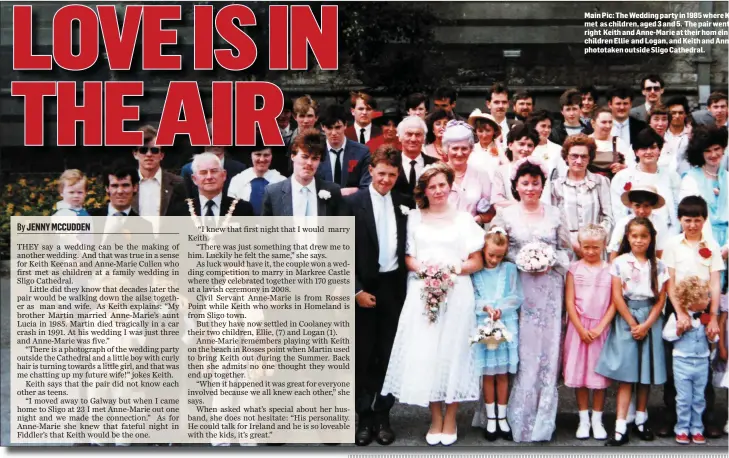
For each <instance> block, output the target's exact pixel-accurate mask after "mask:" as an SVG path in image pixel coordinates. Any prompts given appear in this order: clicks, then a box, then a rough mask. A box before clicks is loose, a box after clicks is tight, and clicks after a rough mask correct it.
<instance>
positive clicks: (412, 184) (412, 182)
mask: <svg viewBox="0 0 729 458" xmlns="http://www.w3.org/2000/svg"><path fill="white" fill-rule="evenodd" d="M417 163H418V161H416V160H412V161H410V177H409V178H408V180H409V182H410V191H413V190H414V189H415V181H417V178H415V164H417Z"/></svg>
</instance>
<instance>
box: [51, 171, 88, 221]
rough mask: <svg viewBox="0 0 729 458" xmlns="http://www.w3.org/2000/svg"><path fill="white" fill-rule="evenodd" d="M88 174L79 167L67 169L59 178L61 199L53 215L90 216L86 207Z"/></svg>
mask: <svg viewBox="0 0 729 458" xmlns="http://www.w3.org/2000/svg"><path fill="white" fill-rule="evenodd" d="M86 186H87V179H86V175H84V173H83V172H82V171H80V170H78V169H69V170H65V171H64V172H63V173H62V174H61V178H59V179H58V193H59V194H60V195H61V201H60V202H58V203H56V212H55V213H54V214H53V216H89V212H87V211H86V209H85V208H84V202H85V201H86Z"/></svg>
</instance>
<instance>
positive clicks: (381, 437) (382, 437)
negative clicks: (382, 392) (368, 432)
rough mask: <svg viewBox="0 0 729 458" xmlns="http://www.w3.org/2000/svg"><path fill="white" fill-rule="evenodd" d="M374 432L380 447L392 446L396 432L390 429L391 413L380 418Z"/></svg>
mask: <svg viewBox="0 0 729 458" xmlns="http://www.w3.org/2000/svg"><path fill="white" fill-rule="evenodd" d="M374 432H375V440H376V441H377V443H378V444H380V445H390V444H392V443H393V442H395V432H394V431H393V430H392V428H391V427H390V415H389V413H386V414H383V415H380V416H378V418H377V425H376V427H375V429H374Z"/></svg>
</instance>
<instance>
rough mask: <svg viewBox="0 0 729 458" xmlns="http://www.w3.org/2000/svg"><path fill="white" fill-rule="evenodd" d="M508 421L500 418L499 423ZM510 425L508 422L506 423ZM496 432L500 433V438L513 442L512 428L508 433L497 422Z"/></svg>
mask: <svg viewBox="0 0 729 458" xmlns="http://www.w3.org/2000/svg"><path fill="white" fill-rule="evenodd" d="M501 420H506V418H499V421H501ZM506 423H507V424H508V423H509V422H508V421H507V422H506ZM496 430H497V431H498V432H499V437H501V438H502V439H504V440H505V441H513V440H514V434H513V433H512V432H511V427H509V430H508V431H504V430H502V429H501V426H500V425H499V422H498V421H497V422H496Z"/></svg>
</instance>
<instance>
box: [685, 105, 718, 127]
mask: <svg viewBox="0 0 729 458" xmlns="http://www.w3.org/2000/svg"><path fill="white" fill-rule="evenodd" d="M691 117H692V118H694V121H696V124H700V125H705V126H714V125H716V119H714V117H713V116H712V115H711V113H709V110H707V109H701V110H696V111H694V112H693V113H691Z"/></svg>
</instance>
